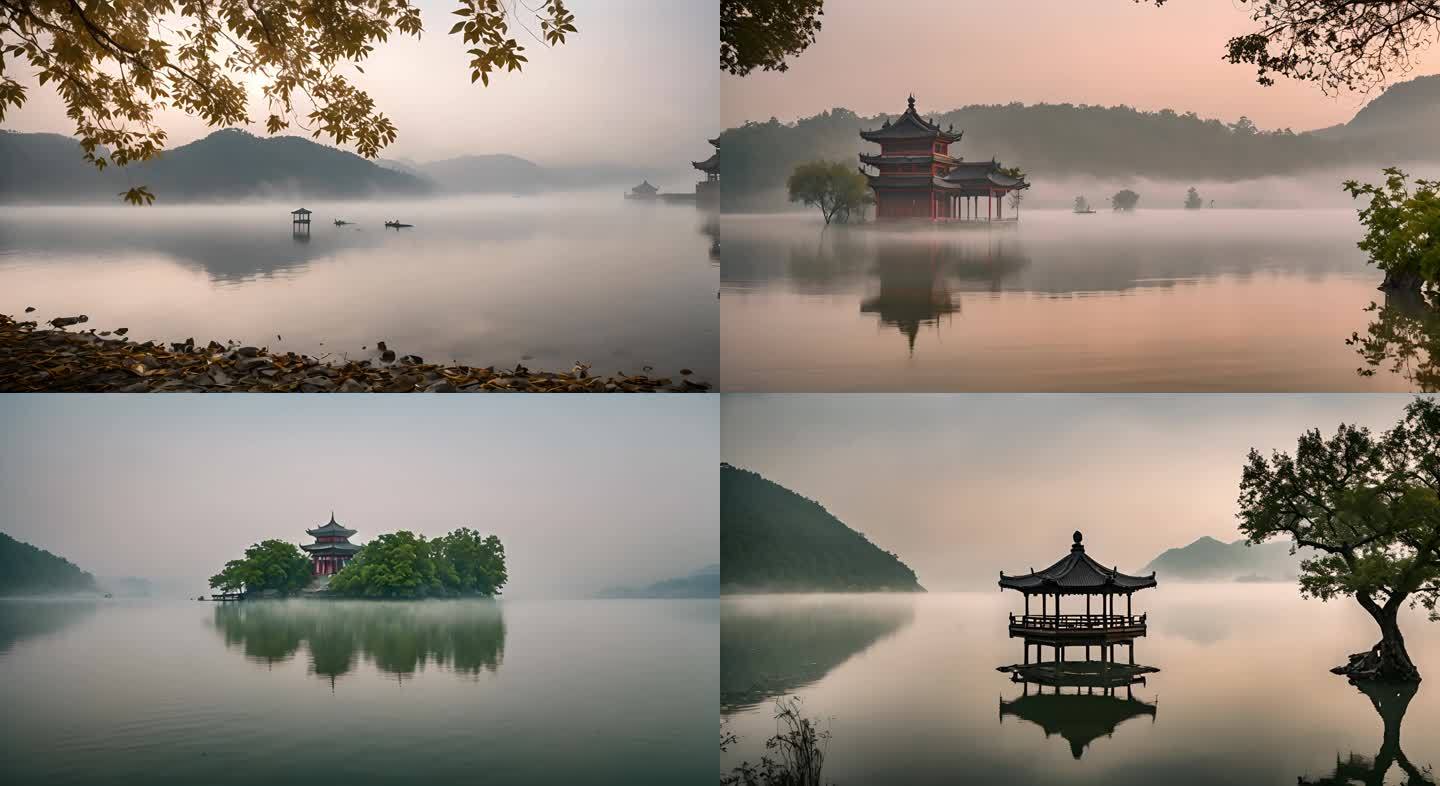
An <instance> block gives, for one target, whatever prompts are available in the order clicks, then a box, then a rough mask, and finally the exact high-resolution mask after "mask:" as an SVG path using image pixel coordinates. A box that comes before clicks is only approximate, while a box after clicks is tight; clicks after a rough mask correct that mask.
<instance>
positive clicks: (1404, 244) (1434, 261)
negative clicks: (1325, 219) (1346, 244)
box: [1345, 167, 1440, 290]
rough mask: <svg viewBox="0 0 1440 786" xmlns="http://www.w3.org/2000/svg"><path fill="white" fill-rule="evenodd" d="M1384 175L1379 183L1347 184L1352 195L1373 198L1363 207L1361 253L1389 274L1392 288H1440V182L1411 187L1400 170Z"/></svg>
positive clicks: (1416, 182) (1406, 177)
mask: <svg viewBox="0 0 1440 786" xmlns="http://www.w3.org/2000/svg"><path fill="white" fill-rule="evenodd" d="M1384 173H1385V182H1383V183H1381V184H1379V185H1372V184H1370V183H1359V182H1357V181H1354V180H1347V181H1345V190H1346V191H1348V192H1349V193H1350V196H1352V197H1355V198H1357V199H1358V198H1360V197H1362V196H1363V197H1369V200H1370V201H1369V203H1368V204H1366V206H1365V207H1363V208H1361V209H1360V223H1362V224H1364V225H1365V238H1364V239H1363V240H1361V241H1360V243H1359V246H1360V249H1361V250H1362V251H1365V252H1366V253H1368V254H1369V255H1370V260H1371V261H1372V262H1374V263H1375V266H1376V267H1378V268H1380V269H1381V270H1383V271H1385V281H1386V285H1387V287H1394V288H1399V289H1415V290H1418V289H1422V288H1426V287H1428V288H1436V287H1440V181H1436V180H1423V179H1419V178H1417V179H1416V180H1415V185H1414V188H1413V189H1412V188H1411V186H1410V183H1409V181H1408V176H1407V175H1406V174H1405V173H1404V172H1402V171H1401V170H1399V169H1397V168H1395V167H1389V168H1387V169H1385V170H1384Z"/></svg>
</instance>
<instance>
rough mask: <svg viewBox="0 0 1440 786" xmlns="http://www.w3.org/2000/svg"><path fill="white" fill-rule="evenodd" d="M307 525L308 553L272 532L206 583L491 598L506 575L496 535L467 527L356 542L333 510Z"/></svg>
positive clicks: (258, 590) (285, 593)
mask: <svg viewBox="0 0 1440 786" xmlns="http://www.w3.org/2000/svg"><path fill="white" fill-rule="evenodd" d="M309 532H310V533H312V534H314V535H315V537H316V541H317V542H316V543H313V544H307V546H306V547H305V551H309V552H310V553H309V554H306V553H305V551H302V550H301V547H299V546H296V545H295V544H293V543H289V542H286V541H283V540H278V539H271V540H265V541H262V542H260V543H257V544H255V545H253V546H251V547H250V548H248V549H246V550H245V555H244V557H242V558H240V559H235V560H231V561H229V562H227V563H225V568H224V569H223V570H221V571H220V572H219V573H217V574H215V575H214V576H212V577H210V586H211V588H213V589H216V590H219V591H220V592H221V593H222V594H220V595H216V596H214V597H215V598H216V599H240V598H257V597H259V598H263V597H291V596H295V595H299V594H301V593H305V595H306V596H307V597H337V598H402V599H417V598H460V597H468V598H475V597H479V598H493V597H495V596H497V595H499V594H500V591H501V589H502V588H503V587H504V586H505V582H506V581H507V580H508V579H509V574H508V573H507V572H506V570H505V547H504V545H502V544H501V542H500V538H498V537H497V536H495V535H481V534H480V533H479V532H477V531H475V530H473V529H470V528H469V527H459V528H457V529H455V530H452V531H451V532H449V533H447V534H445V535H441V536H439V537H436V538H426V537H425V536H424V535H418V534H416V533H414V532H410V531H408V530H400V531H398V532H390V533H386V534H383V535H379V536H377V537H376V538H375V539H374V540H371V541H370V542H369V543H366V544H364V545H363V546H356V545H354V544H350V543H349V540H348V539H349V535H353V534H354V530H347V529H344V528H342V527H340V526H339V525H338V524H336V523H335V519H334V516H331V519H330V522H329V523H328V524H326V525H324V526H322V527H320V528H318V529H314V530H309ZM317 533H318V534H317ZM338 533H345V534H338ZM339 547H349V548H339Z"/></svg>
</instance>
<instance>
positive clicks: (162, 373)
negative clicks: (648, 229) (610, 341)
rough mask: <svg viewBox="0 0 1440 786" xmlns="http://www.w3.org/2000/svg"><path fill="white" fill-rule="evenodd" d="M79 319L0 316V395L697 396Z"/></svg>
mask: <svg viewBox="0 0 1440 786" xmlns="http://www.w3.org/2000/svg"><path fill="white" fill-rule="evenodd" d="M88 321H89V318H88V317H85V316H83V315H81V316H77V317H61V318H57V319H54V320H51V322H50V325H51V327H42V326H41V325H40V324H39V323H37V322H33V321H32V322H27V321H21V320H17V319H15V318H14V317H11V316H9V315H6V314H0V391H4V392H11V393H17V392H36V393H40V392H44V393H56V392H76V393H159V392H173V393H200V392H217V393H219V392H230V393H242V392H243V393H660V392H675V393H701V392H706V391H708V390H710V385H709V384H708V383H704V382H696V381H692V380H691V379H690V378H689V377H690V372H689V370H688V369H685V370H682V371H681V372H680V375H679V376H678V377H677V378H672V377H652V376H646V375H643V374H642V375H635V376H630V375H626V374H620V373H617V374H615V375H613V376H591V374H590V372H589V367H588V366H586V365H584V364H580V363H577V364H576V365H575V367H574V368H573V369H571V370H570V371H569V372H565V373H558V372H545V371H531V370H530V369H527V368H525V367H524V366H518V365H517V366H516V367H515V368H513V369H497V368H495V367H493V366H489V367H483V368H480V367H473V366H445V365H439V364H434V363H426V362H424V361H423V360H422V359H421V358H419V357H416V356H414V355H405V356H403V357H397V356H396V353H395V352H394V351H393V350H390V349H388V348H386V347H385V346H384V343H383V342H381V343H379V344H377V349H378V350H380V351H381V352H382V354H381V359H380V360H379V361H372V360H346V361H344V362H327V361H324V360H321V359H318V358H313V357H310V356H308V355H298V354H296V353H294V352H285V353H279V352H271V351H269V350H268V349H266V348H264V347H253V346H240V345H238V344H237V343H236V342H233V341H232V342H229V343H226V344H221V343H219V342H216V341H210V342H209V343H206V344H197V343H195V340H194V339H186V340H185V341H183V342H175V343H168V344H166V343H160V342H155V341H146V342H144V343H135V342H132V341H130V340H129V338H128V337H127V336H125V335H124V334H125V333H126V332H127V331H126V330H125V329H124V328H120V329H118V330H115V331H102V332H98V333H97V332H96V331H95V330H94V329H91V330H89V331H86V332H74V333H72V332H70V331H68V330H66V329H65V328H67V327H70V326H75V325H80V324H84V323H85V322H88Z"/></svg>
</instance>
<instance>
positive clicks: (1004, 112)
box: [720, 76, 1440, 210]
mask: <svg viewBox="0 0 1440 786" xmlns="http://www.w3.org/2000/svg"><path fill="white" fill-rule="evenodd" d="M920 98H921V99H922V100H923V98H924V96H921V97H920ZM896 104H897V105H898V106H897V111H896V112H895V113H894V114H889V115H876V116H874V117H862V116H860V115H857V114H856V113H855V112H853V111H851V110H849V109H844V108H837V109H832V110H830V111H828V112H823V113H821V114H819V115H815V116H813V117H808V118H803V119H801V120H799V121H797V122H795V123H781V122H779V121H778V120H776V119H774V118H771V119H770V120H769V121H768V122H750V123H746V124H745V125H743V126H741V127H739V128H731V129H728V130H726V131H725V132H723V133H722V134H721V136H720V145H721V150H723V151H724V155H725V164H724V166H725V177H724V179H723V181H722V183H723V186H722V188H723V192H722V199H723V200H724V206H725V207H726V208H727V209H731V210H747V209H770V208H775V207H778V206H780V205H781V204H782V203H783V200H782V199H781V197H780V190H781V189H782V188H783V186H784V182H785V179H786V177H788V176H789V173H790V170H791V169H793V168H794V166H795V165H796V164H799V163H801V162H804V161H809V160H813V159H816V158H826V159H831V160H839V161H845V162H847V163H855V164H856V165H857V166H858V161H856V154H858V153H860V152H862V151H865V152H872V153H873V152H878V147H876V146H875V145H872V144H869V143H867V142H865V141H863V140H861V139H860V137H859V136H858V134H859V131H860V130H861V129H874V128H878V127H880V125H881V124H882V123H883V122H884V121H885V120H886V119H887V118H888V119H894V118H895V117H896V116H898V114H899V111H900V110H903V108H904V96H902V95H899V94H897V96H896ZM927 117H928V118H929V119H931V120H933V121H934V122H936V123H938V124H940V125H941V126H945V127H948V126H950V125H951V124H953V125H954V126H955V128H956V129H957V130H962V131H964V137H963V138H962V140H961V141H960V142H959V143H958V144H957V145H954V146H952V148H951V150H952V152H953V153H955V154H956V155H959V156H962V157H963V158H965V159H966V160H970V161H983V160H988V159H990V158H992V157H993V158H997V159H999V160H1000V161H1001V162H1003V163H1004V164H1006V165H1007V166H1019V167H1021V168H1023V169H1024V170H1025V171H1026V172H1028V173H1030V174H1031V176H1032V177H1031V180H1032V181H1034V180H1036V179H1037V178H1046V177H1064V176H1086V177H1101V178H1111V179H1115V178H1119V179H1124V178H1131V177H1134V178H1140V177H1146V178H1154V179H1175V180H1180V181H1216V180H1220V181H1227V182H1234V181H1241V180H1247V179H1251V178H1257V177H1265V176H1283V175H1295V174H1300V173H1303V172H1309V171H1315V170H1320V169H1331V168H1335V167H1339V166H1345V165H1354V164H1366V165H1373V166H1375V167H1376V168H1377V169H1378V168H1379V167H1381V166H1388V165H1391V164H1396V163H1406V162H1414V161H1440V134H1435V133H1431V132H1433V130H1434V129H1436V128H1440V76H1424V77H1418V78H1416V79H1413V80H1410V81H1408V82H1404V83H1400V84H1397V85H1394V86H1392V87H1391V88H1390V89H1389V90H1387V91H1386V92H1385V93H1384V94H1382V95H1380V96H1378V97H1377V98H1376V99H1375V100H1373V101H1371V102H1370V103H1369V104H1368V105H1367V106H1365V107H1364V108H1363V109H1361V110H1360V111H1359V112H1358V113H1357V114H1356V115H1355V117H1354V119H1352V120H1351V121H1350V122H1349V123H1347V124H1345V125H1342V126H1335V127H1332V128H1328V129H1323V130H1320V131H1315V132H1300V133H1297V132H1295V131H1293V130H1291V129H1288V128H1287V129H1279V130H1272V131H1264V130H1261V129H1259V128H1257V127H1256V126H1255V125H1254V124H1253V123H1252V122H1251V121H1250V120H1248V119H1247V118H1243V117H1242V118H1240V119H1238V120H1236V121H1235V122H1232V123H1226V122H1222V121H1220V120H1216V119H1206V118H1201V117H1199V116H1198V115H1196V114H1195V113H1194V112H1184V113H1181V112H1176V111H1174V110H1170V109H1163V110H1160V111H1157V112H1144V111H1140V110H1138V109H1134V108H1132V107H1128V106H1114V107H1102V106H1089V105H1083V104H1034V105H1025V104H1020V103H1012V104H1005V105H1000V104H994V105H972V106H966V107H962V108H960V109H956V110H953V111H948V112H941V113H934V114H928V115H927ZM1336 188H1337V190H1338V188H1339V186H1338V184H1337V186H1336Z"/></svg>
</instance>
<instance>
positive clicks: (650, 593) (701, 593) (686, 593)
mask: <svg viewBox="0 0 1440 786" xmlns="http://www.w3.org/2000/svg"><path fill="white" fill-rule="evenodd" d="M600 597H602V598H718V597H720V566H719V565H718V564H717V565H706V566H705V567H703V568H701V569H699V570H697V571H695V572H694V573H691V574H690V575H688V576H680V577H678V578H673V579H665V580H664V581H657V582H655V583H654V584H651V585H649V586H646V587H615V588H613V589H608V590H606V591H604V592H602V593H600Z"/></svg>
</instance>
